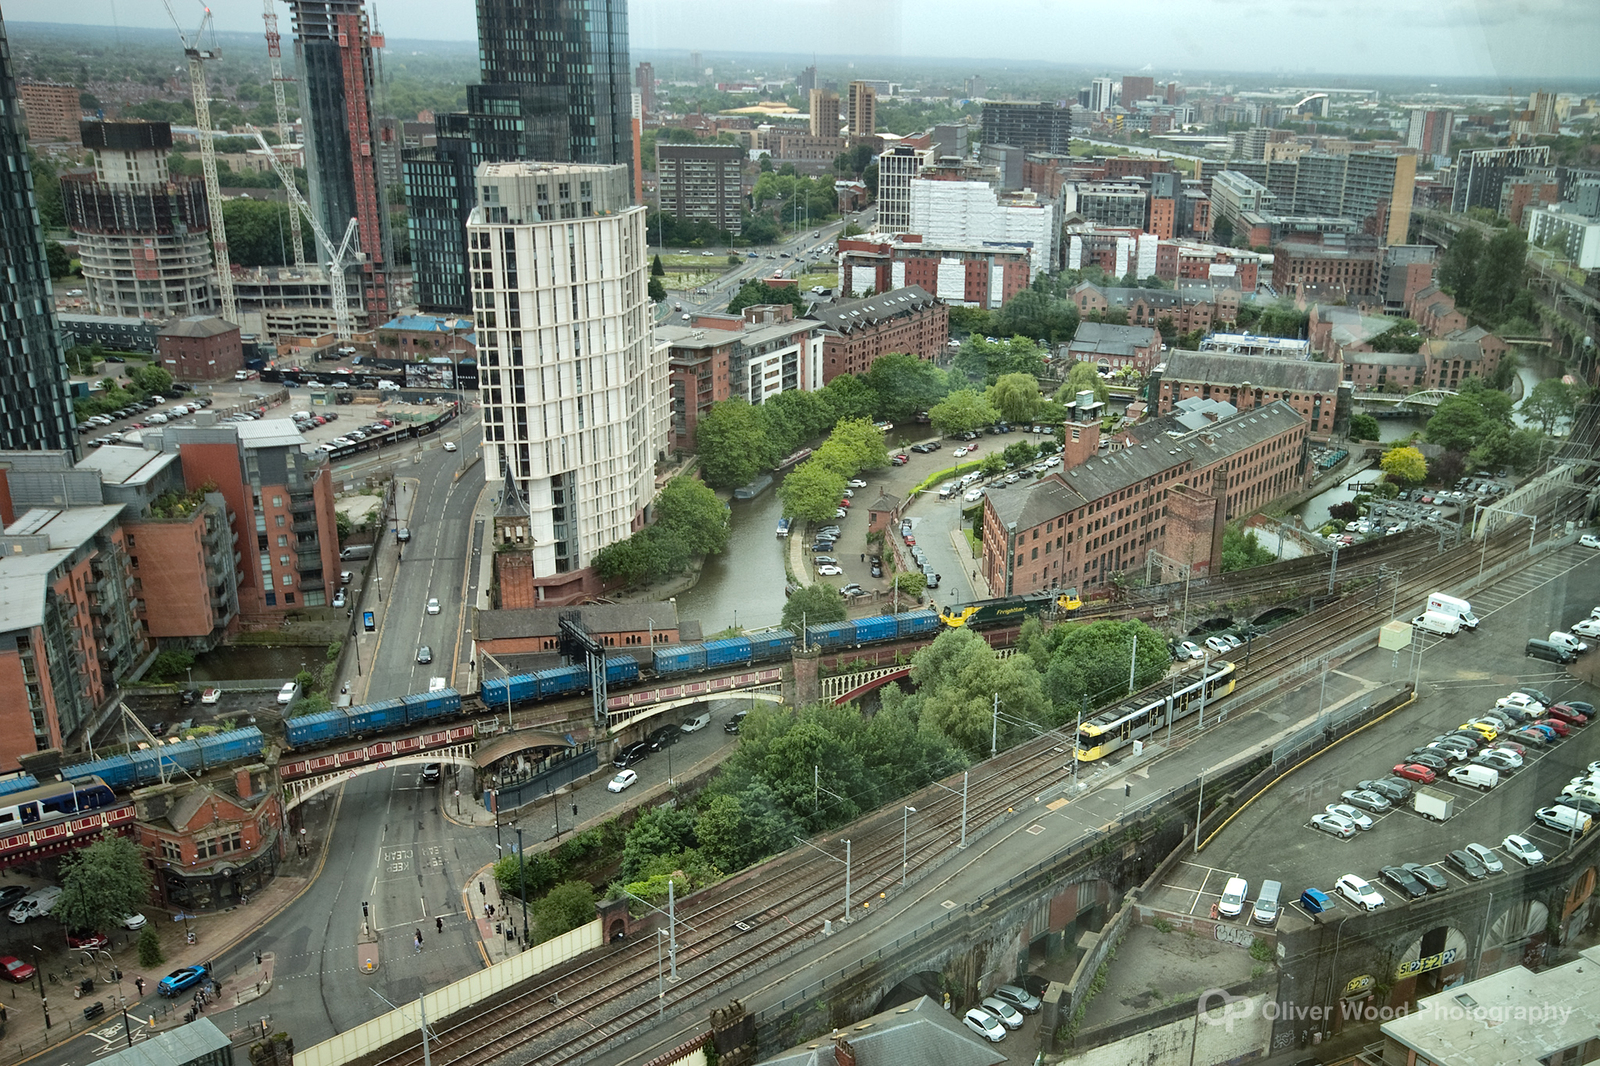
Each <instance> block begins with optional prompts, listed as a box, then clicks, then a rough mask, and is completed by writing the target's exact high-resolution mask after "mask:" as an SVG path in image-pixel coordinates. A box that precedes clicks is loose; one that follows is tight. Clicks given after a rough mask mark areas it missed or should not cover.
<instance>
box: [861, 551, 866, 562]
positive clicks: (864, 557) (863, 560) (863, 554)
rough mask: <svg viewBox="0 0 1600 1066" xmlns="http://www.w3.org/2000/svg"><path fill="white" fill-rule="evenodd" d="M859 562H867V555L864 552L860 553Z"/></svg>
mask: <svg viewBox="0 0 1600 1066" xmlns="http://www.w3.org/2000/svg"><path fill="white" fill-rule="evenodd" d="M861 561H862V562H866V561H867V553H866V552H862V553H861Z"/></svg>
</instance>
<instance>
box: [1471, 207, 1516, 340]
mask: <svg viewBox="0 0 1600 1066" xmlns="http://www.w3.org/2000/svg"><path fill="white" fill-rule="evenodd" d="M1527 273H1528V241H1527V238H1526V237H1524V236H1523V235H1522V231H1521V230H1518V229H1512V228H1509V227H1508V228H1506V229H1503V230H1501V231H1499V232H1498V233H1496V234H1495V235H1494V236H1493V237H1491V238H1489V243H1488V244H1486V245H1485V246H1484V249H1483V254H1482V255H1481V256H1480V257H1479V258H1478V272H1477V278H1476V281H1475V284H1474V286H1473V293H1472V309H1473V310H1474V311H1475V312H1477V313H1478V314H1480V315H1483V316H1484V317H1485V318H1487V319H1489V320H1490V321H1493V322H1502V321H1504V320H1505V319H1506V317H1508V309H1509V308H1511V306H1512V305H1513V304H1514V303H1515V302H1516V299H1517V296H1518V295H1519V294H1520V293H1521V292H1522V291H1523V282H1524V280H1525V278H1526V275H1527Z"/></svg>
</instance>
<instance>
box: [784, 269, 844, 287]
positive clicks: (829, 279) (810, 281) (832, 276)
mask: <svg viewBox="0 0 1600 1066" xmlns="http://www.w3.org/2000/svg"><path fill="white" fill-rule="evenodd" d="M795 283H796V284H797V285H799V286H800V287H801V288H802V289H810V288H811V287H812V286H813V285H821V286H822V287H823V288H824V289H831V288H833V287H834V286H836V285H838V284H839V272H838V271H837V270H817V271H813V272H811V273H809V274H801V275H800V277H799V278H797V279H796V281H795Z"/></svg>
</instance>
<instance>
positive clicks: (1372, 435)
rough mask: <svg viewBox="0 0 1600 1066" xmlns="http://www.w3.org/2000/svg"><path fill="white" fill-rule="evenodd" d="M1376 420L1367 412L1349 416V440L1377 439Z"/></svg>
mask: <svg viewBox="0 0 1600 1066" xmlns="http://www.w3.org/2000/svg"><path fill="white" fill-rule="evenodd" d="M1378 432H1379V430H1378V420H1377V419H1376V418H1373V417H1372V416H1371V415H1368V414H1354V415H1351V416H1350V439H1351V440H1377V439H1378Z"/></svg>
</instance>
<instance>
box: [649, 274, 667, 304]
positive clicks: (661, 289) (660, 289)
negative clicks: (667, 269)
mask: <svg viewBox="0 0 1600 1066" xmlns="http://www.w3.org/2000/svg"><path fill="white" fill-rule="evenodd" d="M645 291H646V292H647V293H649V295H650V299H652V300H654V301H655V302H656V303H660V302H661V301H662V300H665V299H666V298H667V287H666V285H664V284H662V281H661V279H660V278H651V279H650V283H649V284H648V285H646V286H645Z"/></svg>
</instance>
